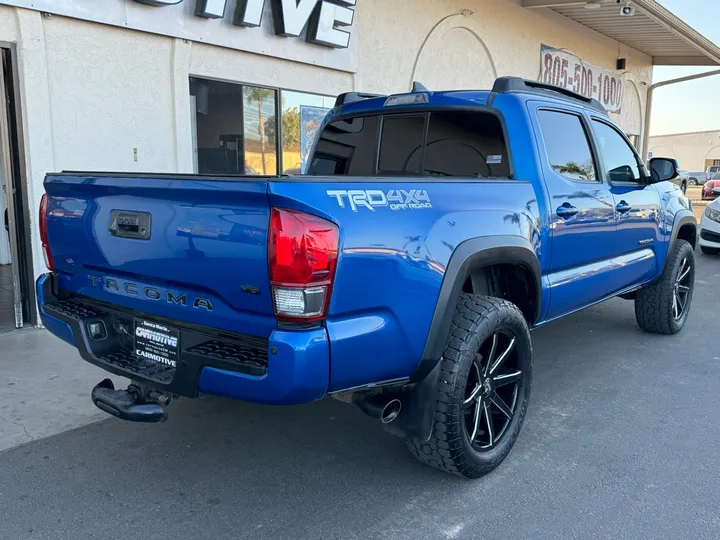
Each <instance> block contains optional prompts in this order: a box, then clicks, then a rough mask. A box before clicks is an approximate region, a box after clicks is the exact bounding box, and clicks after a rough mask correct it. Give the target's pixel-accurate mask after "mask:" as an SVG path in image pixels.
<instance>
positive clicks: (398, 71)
mask: <svg viewBox="0 0 720 540" xmlns="http://www.w3.org/2000/svg"><path fill="white" fill-rule="evenodd" d="M418 3H419V2H418V1H417V0H415V1H412V2H410V1H401V0H393V1H392V2H388V1H387V0H359V1H358V5H357V13H356V22H357V28H355V30H354V32H356V33H357V37H358V40H359V45H358V56H359V65H358V71H357V72H356V73H348V72H340V71H334V70H330V69H326V68H322V67H318V66H315V65H310V64H301V63H297V62H292V61H288V60H283V59H279V58H273V57H268V56H260V55H256V54H251V53H246V52H241V51H236V50H230V49H223V48H219V47H215V46H210V45H207V44H203V43H197V42H190V41H186V40H183V39H178V38H170V37H165V36H158V35H153V34H147V33H142V32H137V31H132V30H128V29H124V28H119V27H113V26H106V25H101V24H96V23H90V22H84V21H79V20H74V19H68V18H64V17H60V16H51V17H43V16H42V14H41V13H40V12H37V11H31V10H25V9H20V8H10V7H6V6H2V5H0V42H6V43H14V44H17V49H18V53H19V60H20V62H19V71H20V86H21V99H22V107H23V128H24V130H23V131H24V138H25V140H24V141H23V142H24V146H25V149H26V153H25V156H26V167H27V173H28V179H29V186H28V190H29V200H31V201H32V202H33V204H34V208H33V209H31V212H30V215H31V218H32V219H34V216H35V215H37V208H38V204H39V200H40V197H41V195H42V181H43V177H44V175H45V173H46V172H48V171H55V170H62V169H75V170H123V171H148V172H153V171H158V172H160V171H162V172H191V171H192V170H193V150H192V124H191V105H190V96H189V77H190V76H198V77H208V78H214V79H218V80H225V81H233V82H246V83H252V84H257V85H265V86H271V87H281V88H285V89H289V90H298V91H304V92H314V93H322V94H330V95H334V94H337V93H340V92H344V91H348V90H353V89H355V90H364V91H369V92H383V93H385V92H402V91H406V90H407V89H409V88H410V85H411V82H412V81H413V80H419V81H421V82H422V83H423V84H425V85H426V86H427V87H428V88H430V89H452V88H483V87H485V88H487V87H488V86H490V85H491V84H492V82H493V80H494V79H495V77H496V76H501V75H520V76H522V77H526V78H530V79H537V78H538V75H539V72H540V45H541V44H546V45H549V46H552V47H557V48H562V49H565V50H567V51H569V52H572V53H574V54H576V55H578V56H579V57H581V58H582V59H583V60H585V61H587V62H590V63H593V64H596V65H600V66H602V67H604V68H608V69H613V68H614V66H615V59H616V58H617V57H618V56H621V57H625V58H627V66H628V68H627V73H626V76H627V79H628V81H629V84H627V86H626V94H625V101H624V106H623V112H622V114H621V115H619V116H618V115H615V120H616V121H618V122H619V123H620V125H621V126H622V127H623V129H625V130H626V131H627V132H628V133H634V134H640V133H641V132H642V129H641V127H642V123H643V114H644V109H645V97H646V87H647V84H648V83H649V82H650V79H651V73H652V68H651V60H650V58H649V57H647V56H645V55H643V54H641V53H639V52H637V51H634V50H632V49H628V48H627V47H625V46H622V45H620V44H618V43H617V42H614V41H612V40H610V39H608V38H606V37H604V36H602V35H600V34H597V33H595V32H593V31H591V30H589V29H587V28H586V27H583V26H581V25H579V24H576V23H574V22H572V21H570V20H569V19H567V18H565V17H562V16H559V15H557V14H555V13H553V12H550V11H546V10H535V11H531V10H527V9H524V8H522V7H520V6H518V5H517V3H515V2H514V1H513V0H472V1H467V0H466V1H463V2H459V1H456V0H423V1H422V2H421V3H422V9H418ZM467 8H469V9H472V11H473V12H474V13H472V14H470V13H467V12H466V14H462V13H461V10H463V9H467ZM238 31H243V30H242V29H238ZM31 226H32V230H33V231H35V230H36V227H35V224H34V223H33V224H31ZM34 234H35V235H36V236H35V238H34V239H33V241H34V245H35V246H37V245H38V244H39V242H38V240H39V238H38V237H37V232H35V233H34ZM34 253H35V257H34V259H35V271H36V273H39V272H41V271H42V270H43V263H42V255H41V254H40V251H39V250H38V249H35V250H34Z"/></svg>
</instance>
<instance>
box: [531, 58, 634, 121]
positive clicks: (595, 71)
mask: <svg viewBox="0 0 720 540" xmlns="http://www.w3.org/2000/svg"><path fill="white" fill-rule="evenodd" d="M540 81H542V82H544V83H547V84H552V85H553V86H559V87H561V88H565V89H567V90H572V91H573V92H575V93H577V94H581V95H583V96H585V97H588V98H595V99H597V100H598V101H599V102H600V103H602V105H603V107H605V109H607V110H608V112H613V113H619V112H620V111H621V109H622V102H623V92H624V91H625V78H624V77H623V75H622V73H620V72H618V71H611V70H608V69H603V68H601V67H598V66H594V65H592V64H588V63H586V62H583V61H582V60H580V59H579V58H578V57H577V56H575V55H573V54H570V53H567V52H565V51H561V50H560V49H554V48H552V47H548V46H547V45H542V46H541V70H540Z"/></svg>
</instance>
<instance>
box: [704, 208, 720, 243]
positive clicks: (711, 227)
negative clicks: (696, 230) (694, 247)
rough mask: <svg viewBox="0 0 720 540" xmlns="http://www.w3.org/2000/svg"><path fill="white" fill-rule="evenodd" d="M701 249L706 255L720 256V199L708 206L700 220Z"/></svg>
mask: <svg viewBox="0 0 720 540" xmlns="http://www.w3.org/2000/svg"><path fill="white" fill-rule="evenodd" d="M700 249H701V250H702V252H703V253H705V254H706V255H717V254H720V199H715V200H714V201H713V202H711V203H710V204H708V205H707V207H706V208H705V211H704V212H703V215H702V219H701V220H700Z"/></svg>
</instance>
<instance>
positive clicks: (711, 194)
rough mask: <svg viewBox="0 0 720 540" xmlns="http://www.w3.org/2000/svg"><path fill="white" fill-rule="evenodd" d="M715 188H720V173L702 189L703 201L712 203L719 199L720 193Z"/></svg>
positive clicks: (709, 179) (711, 178)
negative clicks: (719, 194)
mask: <svg viewBox="0 0 720 540" xmlns="http://www.w3.org/2000/svg"><path fill="white" fill-rule="evenodd" d="M715 188H720V173H715V174H714V175H713V176H712V177H710V178H708V181H707V182H705V185H704V186H703V189H702V200H703V201H712V200H714V199H717V196H718V193H717V192H716V191H715Z"/></svg>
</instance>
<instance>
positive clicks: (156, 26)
mask: <svg viewBox="0 0 720 540" xmlns="http://www.w3.org/2000/svg"><path fill="white" fill-rule="evenodd" d="M358 3H359V2H358V0H0V5H3V4H4V5H9V6H16V7H19V8H25V9H30V10H35V11H41V12H44V13H49V14H51V15H61V16H63V17H71V18H74V19H83V20H86V21H91V22H96V23H102V24H108V25H112V26H118V27H121V28H125V29H128V28H129V29H133V30H140V31H143V32H150V33H153V34H159V35H164V36H170V37H174V38H180V39H185V40H188V41H194V42H201V43H209V44H212V45H218V46H221V47H225V48H229V49H236V50H241V51H247V52H252V53H257V54H262V55H266V56H274V57H277V58H283V59H287V60H293V61H296V62H302V63H306V64H313V65H317V66H322V67H326V68H330V69H337V70H341V71H347V72H355V71H357V66H358V59H357V37H356V36H355V33H356V28H355V15H356V10H357V8H358V6H357V4H358ZM49 24H54V23H49ZM288 38H290V39H288Z"/></svg>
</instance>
